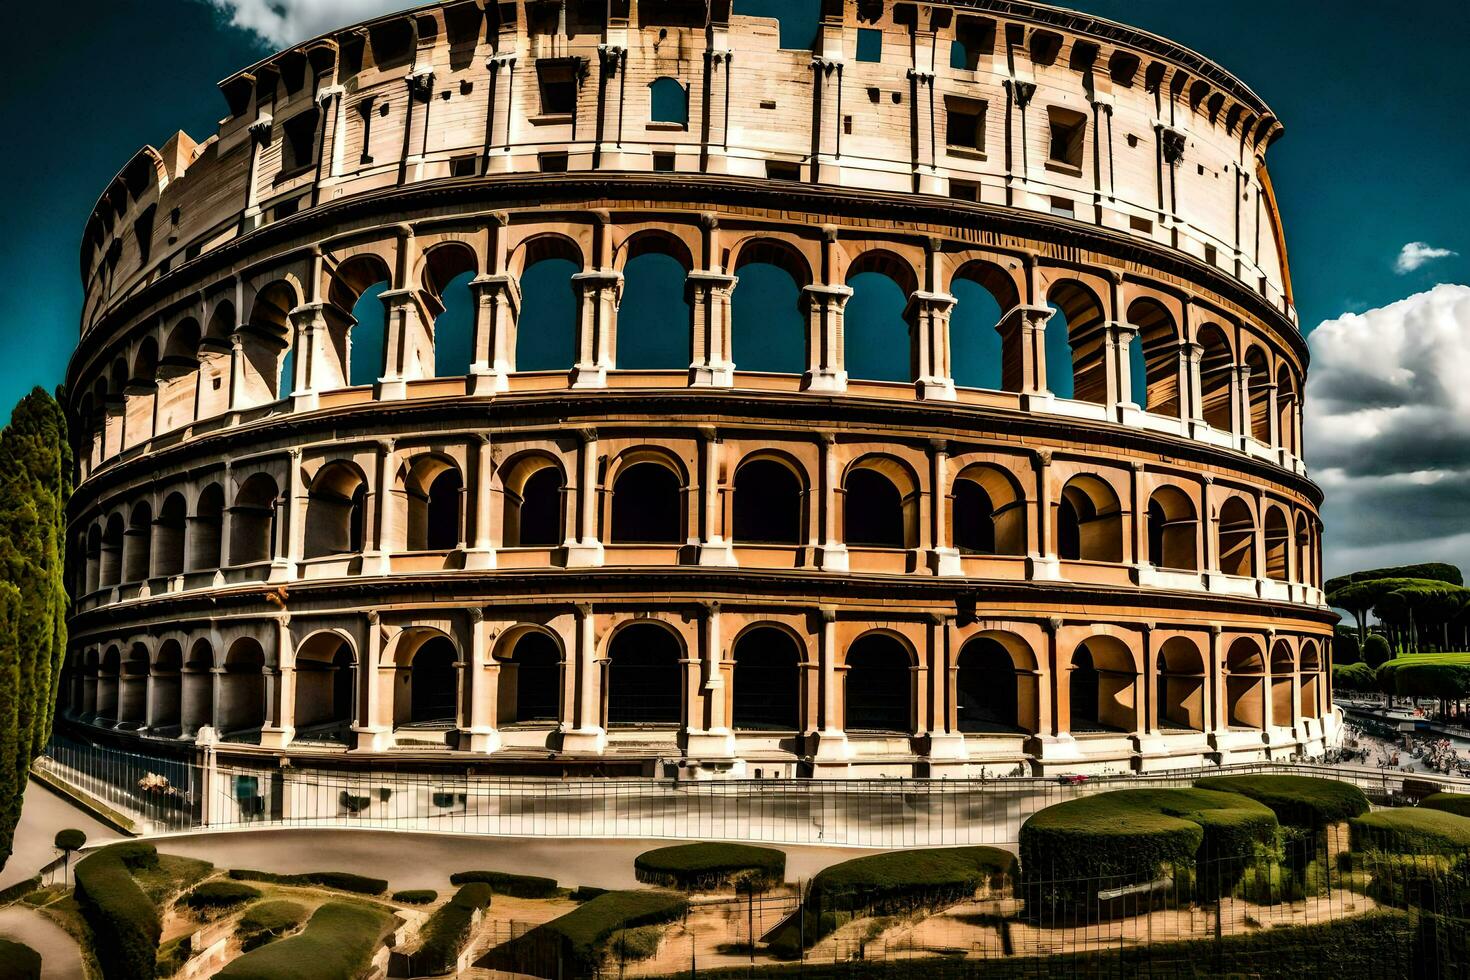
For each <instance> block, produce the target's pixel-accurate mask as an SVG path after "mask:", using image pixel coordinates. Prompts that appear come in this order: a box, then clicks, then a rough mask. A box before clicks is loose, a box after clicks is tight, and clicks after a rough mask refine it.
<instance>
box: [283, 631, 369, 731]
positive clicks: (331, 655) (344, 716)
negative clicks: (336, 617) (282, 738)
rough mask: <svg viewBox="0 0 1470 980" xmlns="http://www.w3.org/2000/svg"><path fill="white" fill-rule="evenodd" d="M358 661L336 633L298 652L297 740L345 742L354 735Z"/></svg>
mask: <svg viewBox="0 0 1470 980" xmlns="http://www.w3.org/2000/svg"><path fill="white" fill-rule="evenodd" d="M356 672H357V658H356V657H355V656H354V655H353V652H352V644H350V643H348V642H347V640H346V639H344V638H343V637H342V636H340V635H338V634H336V633H318V634H316V635H315V636H313V637H311V638H310V639H308V640H307V641H306V642H305V643H303V644H301V646H300V647H298V648H297V650H296V701H295V714H294V718H295V719H296V741H308V742H338V743H345V742H347V741H348V739H349V737H350V735H351V728H352V716H353V711H352V706H353V705H354V704H355V703H356V699H355V697H354V693H353V692H354V689H355V684H354V681H355V677H356Z"/></svg>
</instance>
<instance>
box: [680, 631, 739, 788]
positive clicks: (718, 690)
mask: <svg viewBox="0 0 1470 980" xmlns="http://www.w3.org/2000/svg"><path fill="white" fill-rule="evenodd" d="M703 612H704V615H703V619H702V622H701V624H700V625H701V633H702V635H701V637H700V646H701V648H702V649H701V650H700V653H701V654H702V656H701V657H700V675H701V678H700V679H701V683H700V685H699V689H700V693H701V694H702V700H703V702H704V705H703V707H704V712H703V714H702V715H696V713H695V710H694V709H695V707H696V705H690V706H689V707H690V710H689V713H688V717H689V720H690V726H689V730H688V731H687V732H686V733H685V739H686V743H687V752H688V754H689V755H691V756H697V757H701V758H705V759H710V758H717V759H728V758H732V757H734V755H735V733H734V732H732V731H731V730H730V726H729V724H728V723H727V721H726V717H727V714H728V711H727V706H726V701H727V699H728V696H729V690H728V688H726V687H725V678H724V674H723V673H722V672H721V670H720V662H721V660H722V659H723V656H724V638H723V635H722V631H721V629H720V604H719V603H718V602H707V603H705V604H704V610H703ZM696 717H698V718H700V719H701V720H702V721H703V724H702V725H698V726H696V723H695V719H696Z"/></svg>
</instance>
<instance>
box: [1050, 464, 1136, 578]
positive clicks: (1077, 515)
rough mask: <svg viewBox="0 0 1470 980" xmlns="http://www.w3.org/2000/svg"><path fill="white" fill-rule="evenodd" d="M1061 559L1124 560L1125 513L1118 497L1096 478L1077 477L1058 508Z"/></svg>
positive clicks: (1073, 479) (1065, 488)
mask: <svg viewBox="0 0 1470 980" xmlns="http://www.w3.org/2000/svg"><path fill="white" fill-rule="evenodd" d="M1056 520H1057V527H1056V532H1057V534H1056V541H1057V556H1058V557H1059V558H1061V559H1063V560H1064V561H1101V562H1120V561H1122V560H1123V513H1122V505H1121V504H1119V502H1118V495H1117V494H1116V493H1114V492H1113V488H1112V486H1111V485H1109V484H1108V483H1107V482H1106V481H1104V480H1103V479H1101V478H1100V477H1096V476H1085V475H1084V476H1074V477H1073V478H1072V479H1071V480H1069V481H1067V485H1066V486H1065V487H1063V488H1062V495H1061V499H1060V500H1059V501H1058V504H1057V518H1056Z"/></svg>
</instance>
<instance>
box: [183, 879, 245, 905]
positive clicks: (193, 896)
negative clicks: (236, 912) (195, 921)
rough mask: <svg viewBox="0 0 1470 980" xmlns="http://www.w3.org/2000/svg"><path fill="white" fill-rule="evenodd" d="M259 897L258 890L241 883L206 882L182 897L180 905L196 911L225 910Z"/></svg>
mask: <svg viewBox="0 0 1470 980" xmlns="http://www.w3.org/2000/svg"><path fill="white" fill-rule="evenodd" d="M259 897H260V889H259V888H252V887H251V886H249V885H247V884H244V883H243V882H239V881H206V882H204V883H203V884H199V885H195V886H194V890H193V891H191V892H190V893H189V894H187V895H185V896H184V897H183V899H182V904H184V905H187V906H188V907H189V908H191V909H194V910H196V911H199V910H203V909H226V908H230V907H232V906H235V905H241V904H243V903H245V902H248V901H250V900H251V899H252V898H259Z"/></svg>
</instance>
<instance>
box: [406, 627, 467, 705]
mask: <svg viewBox="0 0 1470 980" xmlns="http://www.w3.org/2000/svg"><path fill="white" fill-rule="evenodd" d="M400 642H402V643H404V644H408V645H410V647H411V649H410V650H409V652H408V660H407V664H406V666H407V669H406V670H405V669H400V670H399V694H398V697H396V698H394V713H393V715H394V721H395V723H396V727H400V728H402V727H419V728H434V729H440V728H452V727H454V725H455V722H456V719H457V718H458V711H457V710H456V705H457V704H458V703H459V673H458V668H457V666H456V664H457V662H458V660H459V656H458V653H457V652H456V651H455V649H454V644H453V643H451V642H450V640H449V638H448V637H447V636H444V635H443V634H440V633H431V634H425V635H421V636H417V637H414V636H407V637H404V638H403V640H401V641H400ZM401 662H402V660H401V658H400V663H401Z"/></svg>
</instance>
